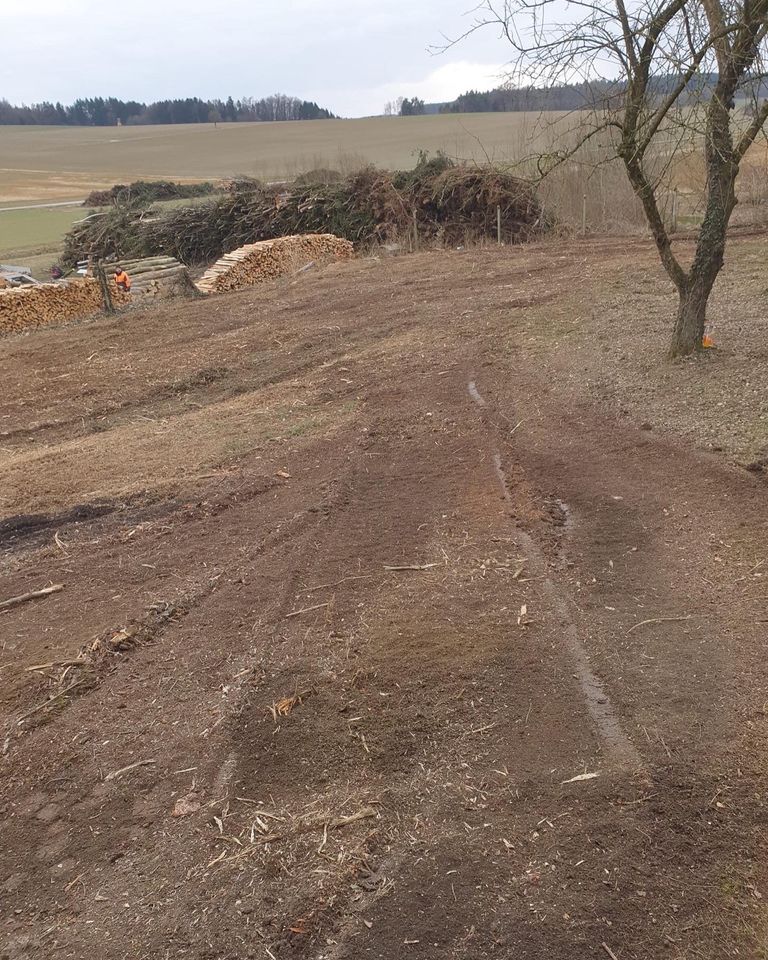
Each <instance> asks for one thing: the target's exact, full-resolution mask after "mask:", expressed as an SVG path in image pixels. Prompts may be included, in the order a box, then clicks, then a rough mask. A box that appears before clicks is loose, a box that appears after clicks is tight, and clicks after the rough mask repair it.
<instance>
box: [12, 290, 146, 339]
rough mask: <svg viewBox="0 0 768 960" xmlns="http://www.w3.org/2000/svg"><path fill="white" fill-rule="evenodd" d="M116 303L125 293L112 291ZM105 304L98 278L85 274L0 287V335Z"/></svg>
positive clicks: (62, 320)
mask: <svg viewBox="0 0 768 960" xmlns="http://www.w3.org/2000/svg"><path fill="white" fill-rule="evenodd" d="M113 297H114V300H115V302H116V303H119V302H123V301H124V300H125V299H127V298H126V296H125V294H122V293H120V291H118V290H117V289H116V288H115V290H114V291H113ZM101 308H102V301H101V290H100V289H99V284H98V281H97V280H94V279H93V278H90V277H89V278H86V279H81V280H71V281H69V282H68V283H41V284H38V285H36V286H34V287H17V288H10V289H7V290H2V291H0V335H2V334H8V333H19V332H20V331H22V330H27V329H29V328H31V327H48V326H52V325H54V324H59V323H67V322H68V321H70V320H82V319H83V318H85V317H91V316H93V315H94V314H96V313H99V311H100V310H101Z"/></svg>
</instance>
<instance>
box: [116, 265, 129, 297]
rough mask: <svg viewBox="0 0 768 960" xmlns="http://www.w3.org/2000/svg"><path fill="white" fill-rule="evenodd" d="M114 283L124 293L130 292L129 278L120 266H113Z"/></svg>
mask: <svg viewBox="0 0 768 960" xmlns="http://www.w3.org/2000/svg"><path fill="white" fill-rule="evenodd" d="M115 283H116V284H117V286H118V288H119V289H120V290H123V291H124V292H125V293H130V292H131V278H130V277H129V276H128V274H127V273H126V272H125V270H123V268H122V267H115Z"/></svg>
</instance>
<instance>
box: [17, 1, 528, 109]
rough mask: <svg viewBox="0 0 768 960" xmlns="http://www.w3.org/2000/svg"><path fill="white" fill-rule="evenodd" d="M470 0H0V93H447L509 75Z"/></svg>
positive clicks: (330, 99) (495, 39)
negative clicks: (448, 44) (452, 41)
mask: <svg viewBox="0 0 768 960" xmlns="http://www.w3.org/2000/svg"><path fill="white" fill-rule="evenodd" d="M473 6H474V3H473V0H225V2H218V3H216V2H211V0H184V2H182V0H127V2H126V3H124V4H109V3H104V2H103V0H0V37H2V41H3V43H2V47H3V53H2V58H0V99H3V98H4V99H6V100H9V101H11V102H12V103H33V102H37V101H40V100H53V101H57V100H58V101H61V102H64V103H69V102H71V101H72V100H74V99H76V98H77V97H87V96H115V97H119V98H121V99H124V100H127V99H134V100H140V101H145V102H147V101H152V100H163V99H167V98H173V97H187V96H199V97H202V98H203V99H211V98H217V97H220V98H226V97H227V96H230V95H231V96H233V97H234V98H235V99H238V98H239V97H242V96H252V97H255V98H258V97H262V96H267V95H268V94H271V93H277V92H280V93H287V94H291V95H293V96H298V97H301V98H302V99H307V100H315V101H317V102H318V103H319V104H320V105H321V106H324V107H327V108H328V109H330V110H332V111H333V112H334V113H337V114H339V115H340V116H350V117H355V116H366V115H370V114H378V113H381V112H382V111H383V108H384V104H385V103H386V102H387V101H388V100H393V99H395V98H397V97H398V96H404V97H412V96H419V97H421V98H422V99H424V100H425V101H427V102H432V101H442V100H451V99H453V98H454V97H456V96H458V95H459V94H460V93H463V92H465V91H466V90H468V89H471V88H475V89H489V88H491V87H493V86H495V85H497V84H498V82H499V80H500V79H501V78H502V77H503V73H504V63H505V59H506V58H507V56H508V53H509V50H508V47H507V45H506V41H504V40H503V39H501V38H500V37H499V35H498V32H496V31H494V30H493V28H490V27H488V28H484V29H483V30H481V31H479V32H477V33H475V34H473V35H472V36H471V37H469V38H467V39H465V40H463V41H462V42H461V43H459V44H458V45H457V46H454V47H452V48H450V49H448V50H444V51H442V52H435V49H434V48H440V47H442V46H444V44H445V38H446V36H447V37H457V36H459V35H461V34H462V33H464V32H465V31H466V29H467V28H468V27H469V26H470V25H471V23H472V22H473V18H474V14H473V13H472V8H473Z"/></svg>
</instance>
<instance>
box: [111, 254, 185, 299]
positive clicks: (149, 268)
mask: <svg viewBox="0 0 768 960" xmlns="http://www.w3.org/2000/svg"><path fill="white" fill-rule="evenodd" d="M115 266H117V263H111V264H105V265H104V269H105V271H106V273H107V277H108V278H109V279H110V280H111V279H112V277H113V276H114V273H115ZM120 266H121V267H122V268H123V269H124V270H125V272H126V273H127V274H128V276H129V277H130V278H131V298H132V300H133V301H134V302H136V301H137V300H138V301H141V300H166V299H168V298H170V297H176V296H179V295H183V294H184V293H187V292H189V291H190V290H193V288H194V284H193V283H192V280H191V278H190V276H189V272H188V270H187V268H186V267H185V266H184V265H183V264H181V263H179V261H178V260H176V259H175V258H174V257H149V258H146V259H143V260H121V261H120Z"/></svg>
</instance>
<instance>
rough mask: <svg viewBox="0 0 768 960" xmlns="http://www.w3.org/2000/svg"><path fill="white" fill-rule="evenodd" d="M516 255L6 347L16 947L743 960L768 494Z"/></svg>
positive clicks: (356, 275) (433, 262) (231, 299)
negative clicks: (571, 353) (632, 385)
mask: <svg viewBox="0 0 768 960" xmlns="http://www.w3.org/2000/svg"><path fill="white" fill-rule="evenodd" d="M600 255H601V258H602V260H603V262H604V264H605V266H604V270H605V271H606V275H610V271H611V270H612V269H616V270H621V269H623V264H624V263H625V260H624V259H622V258H626V257H627V256H635V255H636V252H634V253H633V252H632V251H630V252H629V253H627V252H625V251H611V250H610V249H609V248H605V249H602V248H601V251H600ZM520 256H522V255H520ZM546 256H547V257H549V256H550V254H546ZM526 257H527V258H528V259H527V260H526V261H521V260H520V258H519V257H518V258H517V259H515V258H512V257H510V256H509V255H507V254H466V255H453V256H448V255H445V256H443V257H437V256H429V255H424V256H419V257H413V258H408V259H404V260H398V261H391V262H378V263H376V262H363V263H358V264H353V265H350V266H348V267H345V268H330V269H328V270H326V271H324V272H322V273H321V274H319V275H317V276H314V277H311V276H309V277H307V278H305V279H303V280H302V282H300V283H297V284H293V285H281V286H275V287H274V288H270V289H269V290H266V291H262V292H259V293H258V294H256V293H246V294H237V295H230V296H223V297H220V298H217V299H216V300H215V301H214V300H211V301H207V302H203V303H197V302H195V303H191V304H186V303H185V304H183V305H178V306H169V307H165V308H163V309H162V310H159V311H156V312H153V313H147V314H132V315H130V316H125V317H120V318H118V319H116V320H114V321H106V320H104V321H100V322H98V323H89V324H83V325H81V326H78V327H70V328H66V329H62V330H57V331H51V332H43V333H40V334H37V335H35V336H30V337H25V338H19V339H17V340H12V341H11V340H9V341H6V342H4V343H3V344H2V346H1V348H0V350H1V353H2V358H1V359H0V364H1V365H2V370H1V371H0V372H2V373H3V375H4V377H5V382H6V383H7V384H8V385H9V389H8V390H7V391H6V394H5V396H4V397H3V398H2V399H1V400H0V424H2V429H3V430H5V431H6V434H5V436H6V439H7V441H8V442H7V445H4V444H3V443H2V442H0V447H3V451H0V491H1V492H0V497H2V500H1V501H0V537H1V538H2V550H3V553H2V554H0V569H1V570H2V574H3V576H2V582H3V590H2V597H0V599H2V598H3V597H4V596H12V595H15V594H18V593H21V592H23V591H25V590H28V589H34V588H35V587H39V586H44V585H46V584H48V583H50V582H55V583H63V584H65V589H64V590H63V591H62V592H61V593H60V594H57V595H55V596H52V597H50V598H48V599H45V600H40V601H37V602H31V603H27V604H24V605H22V606H19V607H16V608H13V609H12V610H9V611H7V612H5V613H0V711H1V712H2V717H1V718H0V719H1V720H2V739H3V744H4V746H3V751H4V752H3V755H2V757H1V758H0V764H1V768H2V780H1V781H0V804H1V805H2V814H3V816H2V821H1V822H0V890H2V900H3V903H4V905H5V908H6V909H5V910H4V911H3V917H2V920H1V922H2V927H1V928H0V944H1V946H0V957H2V958H4V960H5V958H7V960H11V958H13V960H17V958H27V957H30V958H38V957H39V958H43V957H45V958H94V957H99V958H104V960H117V958H128V957H131V958H153V960H154V958H158V960H159V958H165V957H189V958H195V960H202V958H209V960H214V958H215V960H223V958H232V960H234V958H238V960H242V958H251V957H253V958H267V957H274V958H278V960H283V958H306V960H309V958H313V960H314V958H316V960H320V958H328V960H330V958H338V960H342V958H343V960H352V958H355V960H357V958H368V957H370V958H387V960H395V958H401V957H414V958H416V957H418V958H422V957H423V958H428V957H435V958H438V957H439V958H446V957H451V958H461V960H475V958H477V960H479V958H487V957H499V958H508V957H509V958H511V957H521V958H522V957H525V958H545V957H546V958H548V960H566V958H567V960H575V958H579V960H580V958H599V957H601V958H603V960H605V958H606V957H607V956H608V955H609V953H610V952H611V951H612V953H613V954H614V955H615V956H616V957H617V958H619V960H630V958H636V960H646V958H650V957H670V958H674V960H683V958H685V960H689V958H691V960H692V958H711V960H716V958H723V957H741V958H744V957H758V956H761V955H762V952H761V951H764V949H765V944H766V937H765V913H764V906H763V904H764V901H763V899H762V898H763V894H764V893H765V892H766V887H765V876H764V873H765V866H764V864H765V854H766V844H765V835H764V831H765V817H766V809H765V799H764V797H765V777H764V767H765V763H764V755H765V753H764V751H765V746H766V743H765V730H766V716H765V710H764V701H765V694H764V691H765V688H766V680H767V679H768V677H767V676H766V674H768V667H766V663H765V658H764V657H763V656H762V647H763V644H764V637H765V624H764V618H765V612H764V611H765V589H764V582H765V581H764V577H762V574H763V573H764V567H763V558H764V552H765V543H766V533H767V532H768V509H767V508H766V498H765V485H764V482H763V481H762V480H761V479H760V478H759V477H755V476H752V475H750V474H747V473H746V472H744V471H740V470H738V469H737V468H735V467H732V466H730V465H729V464H728V463H726V462H725V460H724V459H722V458H717V457H716V456H713V455H711V454H707V453H705V452H702V451H700V450H696V449H694V448H693V447H692V446H691V445H690V444H689V443H687V442H685V441H683V440H679V439H676V438H675V437H674V436H673V435H671V434H669V433H667V434H664V435H661V434H659V433H657V432H650V431H648V430H645V429H640V421H641V420H642V419H643V416H644V413H643V411H637V416H630V417H622V416H616V415H615V414H613V413H611V412H610V411H609V410H607V409H606V407H605V406H601V405H599V404H596V403H595V402H593V401H588V400H583V401H575V400H574V397H573V394H572V393H570V392H569V390H568V389H566V387H564V386H563V383H562V381H560V380H559V379H558V377H556V376H553V373H552V370H553V368H552V367H551V365H548V362H547V361H546V359H545V358H543V357H542V355H541V353H540V351H539V352H537V351H536V350H535V349H532V348H531V347H530V346H529V345H528V344H527V342H526V339H525V338H524V337H523V336H521V335H520V334H519V329H518V328H516V326H515V324H516V322H517V321H516V320H515V319H514V318H515V317H518V316H523V317H524V316H525V311H526V310H528V309H529V308H530V307H529V305H530V304H531V303H534V302H539V303H540V304H541V307H540V309H544V310H546V309H548V304H549V302H550V300H551V299H552V298H553V297H556V296H557V295H559V294H560V293H561V292H562V291H565V290H567V289H569V288H571V287H573V286H574V285H576V284H577V283H578V282H579V280H580V278H581V275H582V273H583V267H582V265H581V264H580V262H579V261H578V259H577V258H576V257H575V256H573V251H572V250H570V248H565V249H564V251H563V252H562V256H560V257H558V258H557V260H556V269H554V270H552V271H551V272H550V273H548V272H547V260H546V258H545V255H544V254H542V253H540V252H537V251H536V250H533V251H531V252H529V253H527V254H526ZM548 277H549V280H547V278H548ZM491 281H493V282H491ZM544 283H548V289H547V291H546V297H544V299H542V296H543V293H542V290H541V285H542V284H544ZM510 286H514V287H515V288H516V289H515V292H514V300H515V304H517V305H513V307H509V306H508V301H509V299H510V289H509V287H510ZM547 298H549V299H547ZM505 304H507V307H506V308H505ZM531 309H532V308H531ZM510 311H512V312H511V313H510ZM214 370H215V371H219V372H218V373H217V374H216V375H215V376H213V375H211V373H210V372H211V371H214ZM206 371H207V373H206ZM179 385H182V386H181V387H180V386H179ZM182 387H183V389H182ZM188 401H189V402H188ZM31 668H35V669H31ZM80 678H82V679H83V680H84V681H86V682H83V683H82V684H81V685H80V686H79V687H78V688H77V690H76V691H72V693H67V692H66V691H67V690H68V688H69V686H70V685H71V684H72V683H73V682H76V681H77V680H78V679H80ZM53 697H55V698H56V699H51V701H50V703H47V700H48V698H53ZM36 706H38V707H40V709H39V710H37V711H36V712H35V713H34V714H31V715H30V716H28V717H26V718H25V719H21V718H22V717H24V715H25V714H28V713H29V711H30V710H31V709H32V708H34V707H36ZM179 801H183V803H181V804H180V803H179ZM174 813H175V814H177V815H174Z"/></svg>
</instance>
